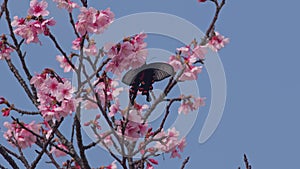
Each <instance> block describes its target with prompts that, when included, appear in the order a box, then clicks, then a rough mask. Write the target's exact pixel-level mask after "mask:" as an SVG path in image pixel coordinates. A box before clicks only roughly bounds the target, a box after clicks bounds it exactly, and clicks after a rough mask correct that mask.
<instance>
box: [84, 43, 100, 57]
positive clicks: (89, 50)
mask: <svg viewBox="0 0 300 169" xmlns="http://www.w3.org/2000/svg"><path fill="white" fill-rule="evenodd" d="M83 52H84V53H85V54H86V55H87V56H97V54H98V49H97V46H96V44H95V43H92V44H89V45H88V47H84V48H83Z"/></svg>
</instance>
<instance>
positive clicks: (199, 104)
mask: <svg viewBox="0 0 300 169" xmlns="http://www.w3.org/2000/svg"><path fill="white" fill-rule="evenodd" d="M205 99H206V98H205V97H198V98H194V104H193V109H194V110H196V109H198V108H199V107H202V106H205Z"/></svg>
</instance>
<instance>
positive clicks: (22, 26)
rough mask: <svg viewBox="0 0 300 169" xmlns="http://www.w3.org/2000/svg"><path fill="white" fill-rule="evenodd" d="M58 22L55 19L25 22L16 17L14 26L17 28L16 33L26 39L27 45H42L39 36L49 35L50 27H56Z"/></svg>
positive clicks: (13, 22)
mask: <svg viewBox="0 0 300 169" xmlns="http://www.w3.org/2000/svg"><path fill="white" fill-rule="evenodd" d="M55 23H56V21H55V20H54V19H53V18H50V19H42V20H28V21H27V20H23V19H22V18H21V19H18V17H17V16H15V17H14V21H12V23H11V24H12V26H14V27H17V28H16V29H15V30H14V33H15V34H17V35H19V36H21V37H22V38H24V39H26V43H27V44H29V43H31V42H33V43H40V41H39V38H38V34H41V33H44V35H46V36H48V35H49V28H48V26H54V25H55Z"/></svg>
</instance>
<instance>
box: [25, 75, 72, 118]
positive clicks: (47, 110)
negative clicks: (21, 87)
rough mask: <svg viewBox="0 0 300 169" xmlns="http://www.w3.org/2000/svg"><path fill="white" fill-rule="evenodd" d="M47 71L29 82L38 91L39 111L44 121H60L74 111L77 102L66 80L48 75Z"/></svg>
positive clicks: (69, 83)
mask: <svg viewBox="0 0 300 169" xmlns="http://www.w3.org/2000/svg"><path fill="white" fill-rule="evenodd" d="M48 73H49V71H46V70H45V71H44V72H43V73H42V74H37V75H35V76H34V77H32V79H31V80H30V84H33V85H34V86H35V87H36V88H37V91H38V101H39V102H40V105H39V110H40V111H41V113H42V115H43V117H44V118H45V120H46V121H49V120H54V119H56V120H60V118H61V117H66V116H67V115H68V114H71V113H72V112H74V111H75V109H76V106H77V100H76V99H75V98H74V97H73V93H74V88H73V87H72V85H71V82H70V81H68V80H66V79H61V78H60V77H57V76H54V75H53V74H50V75H48Z"/></svg>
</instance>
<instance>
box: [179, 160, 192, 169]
mask: <svg viewBox="0 0 300 169" xmlns="http://www.w3.org/2000/svg"><path fill="white" fill-rule="evenodd" d="M189 160H190V157H187V158H186V159H185V160H184V161H183V163H182V165H181V169H184V167H185V165H186V164H187V163H188V162H189Z"/></svg>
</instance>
